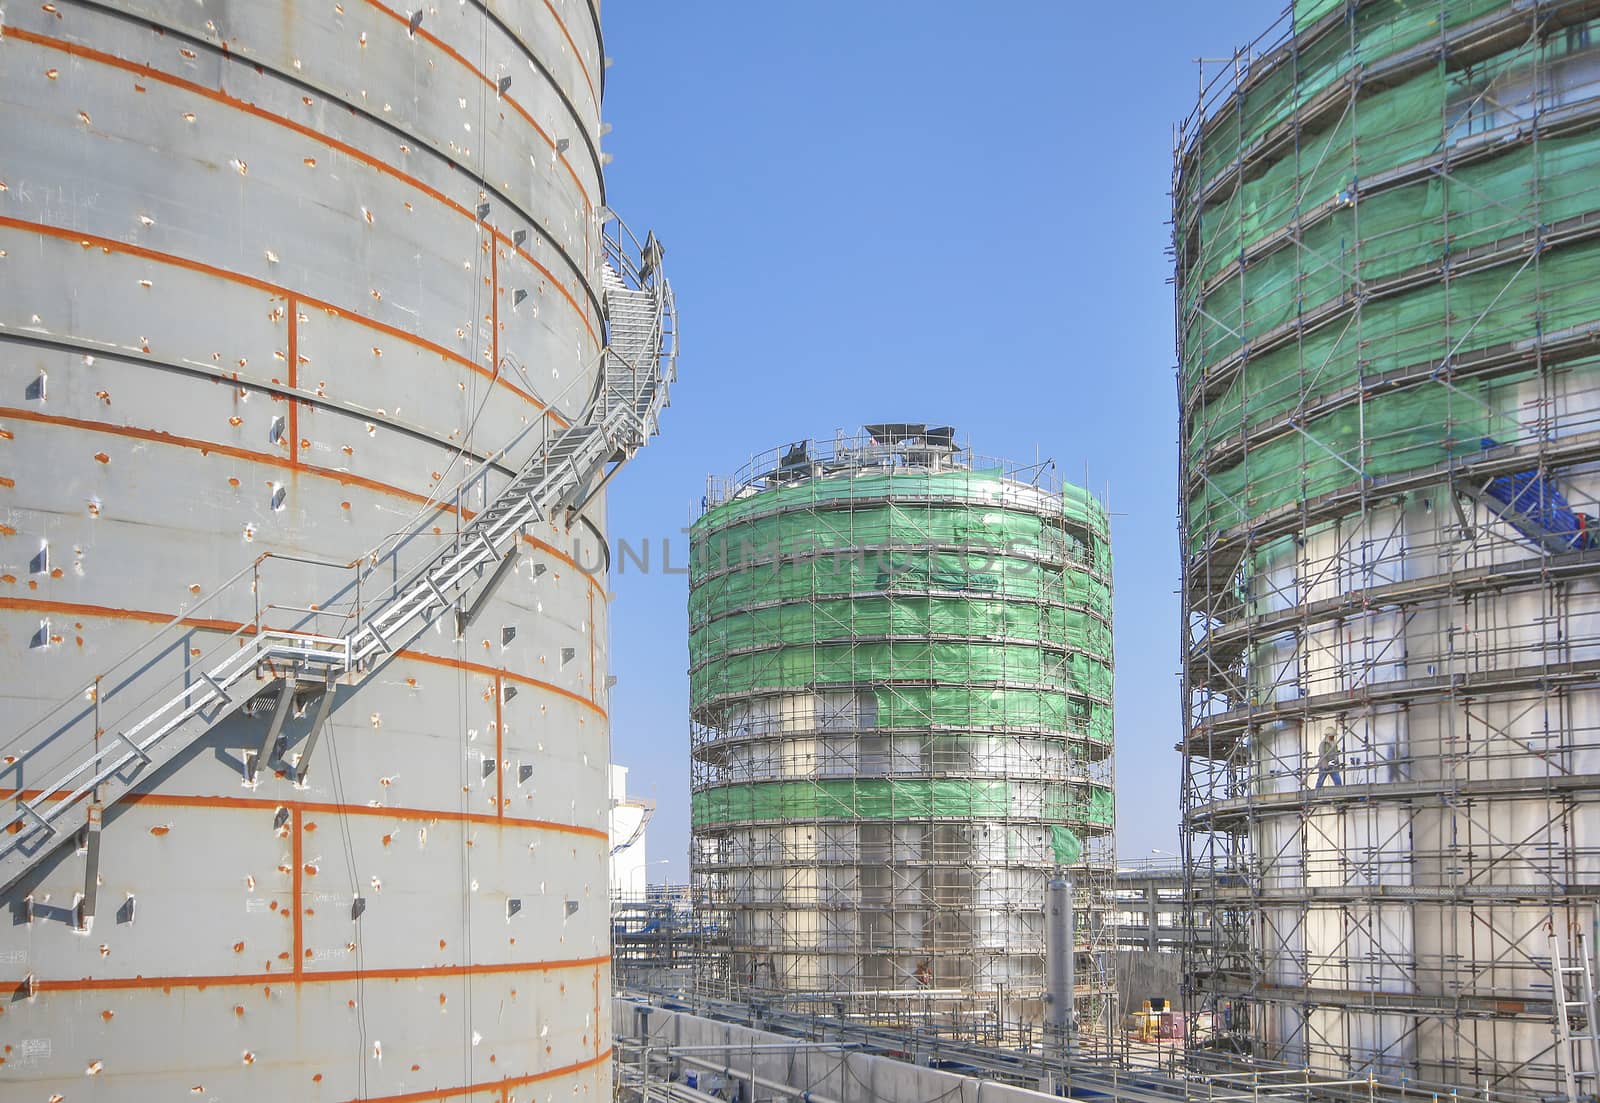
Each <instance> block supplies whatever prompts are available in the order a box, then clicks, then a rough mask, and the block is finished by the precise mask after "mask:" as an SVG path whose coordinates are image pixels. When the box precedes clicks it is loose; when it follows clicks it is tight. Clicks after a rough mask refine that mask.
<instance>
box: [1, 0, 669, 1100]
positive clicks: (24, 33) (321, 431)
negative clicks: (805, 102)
mask: <svg viewBox="0 0 1600 1103" xmlns="http://www.w3.org/2000/svg"><path fill="white" fill-rule="evenodd" d="M603 68H604V66H603V57H602V52H601V46H600V27H599V24H598V12H597V7H596V5H593V4H590V3H585V2H583V0H549V2H546V0H496V2H493V3H481V2H478V0H464V2H462V3H442V4H427V5H420V6H409V7H408V6H401V5H397V4H390V3H384V2H380V0H346V2H345V3H343V4H338V3H333V2H332V0H328V2H326V3H316V4H312V3H291V2H288V0H284V2H281V3H279V2H273V3H266V2H262V3H235V4H227V3H195V2H193V0H139V2H135V0H126V2H110V3H95V4H88V3H74V2H70V0H58V2H57V3H53V4H42V5H41V4H37V3H34V4H26V5H13V6H9V7H8V8H7V9H6V12H5V19H4V27H3V32H0V476H3V478H0V694H3V701H0V717H3V718H4V719H3V720H0V742H4V743H5V748H4V751H5V755H6V757H5V759H4V766H5V772H4V773H3V774H0V788H4V790H5V795H6V796H7V798H8V805H9V804H10V803H11V801H12V800H13V799H15V798H17V797H19V796H20V797H22V798H24V799H26V798H27V797H28V796H29V794H30V793H32V792H34V791H35V790H36V789H37V788H39V787H40V786H42V785H44V784H45V781H46V770H45V769H44V768H43V767H41V766H39V765H38V763H39V762H41V761H43V760H44V759H45V758H48V757H49V754H50V752H49V750H48V744H49V743H50V741H51V740H52V738H57V737H58V733H66V734H61V735H59V738H62V739H65V738H67V737H68V735H71V736H81V735H82V733H83V732H84V731H85V730H86V725H90V724H93V725H95V726H96V727H98V728H99V729H101V738H102V740H103V741H104V743H105V745H107V746H110V745H111V744H112V743H114V741H115V739H116V736H117V734H118V732H119V730H121V729H120V727H119V725H120V724H121V723H124V722H127V720H128V718H131V717H135V716H137V715H139V712H138V709H139V707H140V699H141V698H142V697H143V696H144V695H145V694H146V693H147V692H148V691H149V690H150V688H151V686H152V685H154V684H157V683H164V682H166V681H168V680H169V679H171V678H182V677H185V676H187V677H190V678H191V679H192V678H193V670H192V669H191V666H193V667H198V665H199V664H200V663H202V662H209V661H210V660H211V657H212V656H213V655H215V654H217V653H219V648H225V647H226V646H229V640H228V637H229V636H230V634H233V635H234V636H235V645H237V641H239V640H243V641H248V640H249V639H250V637H251V636H252V634H253V633H254V631H255V626H256V625H257V624H264V625H270V624H277V623H284V622H288V621H296V620H297V618H298V622H299V623H303V624H311V625H315V626H316V627H317V628H318V629H319V630H322V631H328V632H334V633H336V632H338V631H343V630H344V629H343V628H341V627H340V625H341V624H343V625H345V626H348V624H349V623H350V622H351V620H352V619H353V618H356V617H359V616H361V615H363V609H364V606H363V604H362V603H365V602H369V601H371V600H372V595H373V593H374V591H379V592H381V591H382V589H383V588H384V586H386V585H388V584H389V583H390V582H392V580H393V578H394V577H396V576H397V575H399V574H400V573H401V572H403V571H404V570H406V569H407V568H409V567H410V566H411V565H412V564H414V563H415V562H417V561H419V560H420V559H423V558H425V557H426V556H427V555H428V554H430V553H431V552H433V551H434V550H435V549H437V548H438V547H440V546H442V544H443V543H444V542H447V541H449V540H450V539H452V538H453V534H454V533H455V532H456V531H457V530H458V528H459V527H460V526H461V525H462V524H463V523H464V521H465V519H466V518H468V517H471V516H473V515H474V513H475V512H476V511H480V510H483V509H484V507H485V502H486V499H487V498H488V497H492V496H493V494H494V493H495V492H496V491H497V489H498V488H499V487H501V486H503V485H505V483H506V481H507V479H508V477H509V475H510V474H511V473H514V472H515V471H516V470H517V469H518V468H519V467H520V466H521V465H522V464H523V463H524V461H525V460H527V459H528V458H529V457H530V456H531V455H533V454H534V453H535V451H536V450H537V449H539V448H540V447H541V442H542V441H545V440H547V439H549V435H550V434H551V433H553V432H555V431H556V430H557V428H559V427H560V426H562V425H565V424H568V423H571V422H574V421H578V420H579V419H581V418H582V417H583V416H584V414H585V411H586V410H588V409H589V408H590V406H591V404H593V403H594V402H595V401H596V393H597V392H596V382H597V379H598V377H599V369H600V364H601V350H602V348H603V346H604V344H605V341H606V334H607V318H606V308H605V305H604V304H605V302H606V301H607V300H606V298H605V292H604V291H603V286H602V279H601V276H602V263H603V257H605V256H606V255H607V254H606V251H605V249H604V242H603V234H602V227H603V226H604V225H605V224H606V223H607V221H608V220H609V219H610V218H611V215H610V212H609V211H608V210H607V209H606V208H605V206H604V199H605V196H604V186H603V181H602V177H601V156H600V153H599V148H598V142H599V139H598V135H599V133H600V92H601V86H602V74H603ZM624 240H626V238H625V235H624ZM634 255H635V258H636V260H637V259H638V257H637V253H636V252H635V254H634ZM612 259H613V260H617V259H618V258H617V257H615V256H613V258H612ZM654 259H655V260H659V252H657V253H656V254H655V257H654ZM640 263H641V264H642V265H643V266H645V267H648V265H649V263H650V261H649V260H643V261H640ZM623 267H624V274H625V275H628V274H629V273H628V271H627V268H626V265H624V266H623ZM639 274H640V273H639V271H638V270H637V269H635V270H634V271H633V272H632V273H631V275H632V276H634V277H637V276H639ZM463 480H467V483H466V485H465V486H463ZM569 520H570V521H571V523H570V528H569V525H568V523H567V522H568V521H569ZM603 525H604V510H603V503H602V500H601V499H600V498H594V499H593V500H591V501H590V502H589V503H588V505H587V506H586V508H585V509H584V511H583V514H582V516H581V517H578V518H576V519H569V518H565V517H556V518H555V519H554V520H552V521H547V522H540V523H538V524H534V525H532V526H529V527H528V528H527V529H526V530H525V534H524V536H523V537H522V539H521V540H520V545H521V555H520V558H519V559H518V560H517V561H516V563H515V567H514V569H513V573H512V574H511V575H510V576H509V577H506V578H504V579H503V580H502V582H501V584H500V585H499V586H498V588H496V589H494V591H493V592H492V594H490V595H489V596H488V598H487V600H486V601H485V602H484V603H483V604H482V605H480V606H479V607H477V608H475V609H473V610H472V611H471V613H472V615H471V617H470V623H469V624H466V625H465V626H464V627H463V628H461V630H460V631H459V632H458V631H457V630H456V621H455V618H454V617H450V616H446V617H445V618H443V619H441V620H440V621H439V623H438V624H436V625H435V626H434V627H433V628H432V629H430V630H429V631H428V632H426V633H425V634H424V635H423V636H422V637H421V638H420V639H418V640H417V641H415V642H414V643H412V644H411V645H410V646H409V647H408V649H407V650H405V651H404V652H403V653H401V654H400V655H399V656H398V657H396V658H395V659H393V660H392V661H391V662H389V663H388V664H387V665H386V666H384V667H383V668H382V669H381V671H380V672H379V673H377V674H376V675H374V676H373V677H371V678H370V679H368V680H367V681H366V682H365V684H362V685H360V686H359V687H356V688H353V689H340V690H338V691H336V696H335V697H334V698H333V707H332V710H331V713H330V714H329V716H328V726H327V727H326V728H323V729H315V728H314V725H315V722H316V720H317V719H318V718H319V709H318V708H317V705H318V699H317V697H316V696H315V694H309V695H304V696H295V697H291V698H289V701H288V703H287V704H286V705H285V706H284V711H285V716H284V717H283V719H284V726H283V728H282V730H281V734H280V737H279V738H278V739H277V741H276V742H277V745H276V746H272V745H270V743H269V745H268V746H266V747H265V748H262V746H261V744H262V742H263V738H264V735H265V733H267V732H268V730H269V725H270V724H271V723H272V719H273V714H274V713H276V712H277V711H278V710H277V706H276V705H275V704H274V701H275V700H277V699H278V697H276V696H275V695H273V694H271V693H269V694H266V695H264V696H263V697H262V698H261V699H259V700H258V701H257V702H256V705H255V706H254V707H251V708H247V709H245V710H244V711H243V712H242V713H235V714H233V715H231V716H230V717H229V718H227V719H225V720H222V721H221V723H219V724H218V725H217V726H215V727H214V728H212V729H211V730H210V731H209V732H207V733H206V734H205V735H204V736H203V737H201V738H200V739H199V740H198V742H196V743H195V744H194V745H193V746H192V747H190V748H189V749H188V751H187V752H185V753H184V754H182V755H180V756H179V758H178V759H177V760H176V761H175V762H173V763H172V764H170V765H169V766H167V767H166V768H164V769H163V770H162V771H161V772H160V773H159V774H158V775H157V776H155V777H154V778H147V779H145V781H144V782H143V783H142V784H141V786H140V789H139V791H138V792H136V793H135V794H134V795H132V796H130V797H128V798H127V799H124V800H122V801H121V802H120V803H117V804H115V805H114V806H110V807H108V808H107V809H106V810H105V815H104V820H105V823H104V831H103V833H101V834H100V835H98V836H97V837H92V836H91V835H90V833H85V835H84V836H82V838H81V841H82V842H89V841H91V838H92V841H94V842H95V843H96V844H97V845H96V846H95V847H91V848H87V849H86V848H83V847H79V848H74V847H73V846H71V845H67V846H64V847H61V848H59V849H56V850H54V851H53V852H52V853H51V854H50V856H49V857H48V858H46V859H45V860H43V861H42V862H40V863H38V864H37V865H35V866H34V867H33V868H31V869H30V870H28V871H27V872H26V873H25V874H24V875H23V876H22V877H21V878H20V880H17V881H16V882H15V883H14V884H12V885H11V886H10V887H9V888H7V889H5V890H4V893H3V899H4V902H5V904H6V908H7V910H6V913H5V914H6V919H5V921H4V922H3V923H0V981H3V983H4V985H5V988H6V991H7V992H8V993H9V995H8V998H7V999H6V1001H5V1002H4V1003H3V1004H0V1043H3V1057H4V1059H3V1062H0V1096H4V1097H6V1098H13V1097H15V1098H37V1099H40V1100H44V1099H47V1098H52V1097H54V1098H61V1097H62V1096H64V1097H65V1098H67V1099H77V1098H83V1097H85V1093H86V1092H90V1091H92V1092H96V1093H104V1094H103V1095H102V1096H98V1097H105V1098H110V1097H112V1096H115V1097H117V1098H151V1099H154V1098H175V1097H177V1096H180V1095H181V1096H183V1097H184V1098H190V1097H195V1098H216V1099H267V1098H277V1099H328V1100H335V1099H350V1098H363V1099H372V1100H378V1099H390V1098H405V1099H424V1098H426V1099H446V1098H448V1099H483V1100H511V1099H522V1100H527V1099H533V1098H538V1099H551V1098H559V1099H568V1098H573V1097H583V1098H589V1099H595V1100H600V1099H606V1098H609V1096H610V1071H609V1057H608V1051H609V1045H610V1040H609V1033H608V1030H607V1029H606V1027H605V1026H604V1024H603V1023H602V1022H601V1021H600V1017H599V1009H600V1006H601V1004H602V1002H603V1001H604V999H605V998H606V994H607V991H608V989H609V985H610V969H609V959H608V931H607V923H608V920H607V849H608V844H607V828H608V822H607V821H608V811H609V810H608V799H607V777H606V765H607V757H608V755H607V749H608V748H607V719H606V714H607V699H606V686H605V681H606V678H605V675H606V669H607V645H606V590H605V575H604V570H603V568H602V569H600V570H596V569H595V567H596V565H597V564H603V563H604V556H605V552H604V537H603ZM353 560H360V561H361V563H363V564H364V565H365V566H364V574H363V581H362V583H361V586H362V587H363V589H362V590H361V592H359V593H358V592H357V589H356V584H355V583H354V581H353V579H354V578H355V577H356V575H357V574H358V573H360V572H357V571H356V570H354V569H352V568H351V567H349V566H347V565H348V564H350V563H351V562H352V561H353ZM230 579H231V581H228V580H230ZM367 611H370V609H367ZM463 612H465V610H463ZM174 618H178V619H174ZM152 640H153V642H147V641H152ZM141 645H144V648H143V650H141V651H139V652H138V653H137V654H135V655H133V656H132V657H131V658H128V657H127V656H128V653H129V652H130V651H132V650H133V649H134V648H136V647H139V646H141ZM200 656H203V658H201V657H200ZM97 677H98V678H99V680H98V681H96V678H97ZM96 687H97V688H96ZM62 701H66V702H68V704H66V705H64V706H61V707H56V708H55V709H54V711H50V710H51V709H52V707H53V706H56V705H57V703H58V702H62ZM314 730H320V732H321V734H320V741H316V742H314V738H315V737H314V734H313V732H314ZM263 749H265V751H266V754H265V755H264V756H263V755H262V754H261V753H260V752H261V751H262V750H263ZM41 755H42V756H44V757H43V758H41ZM302 775H303V776H302ZM19 790H20V792H19ZM6 814H7V816H9V815H10V814H11V810H10V808H9V807H8V809H7V813H6ZM78 822H82V817H81V816H80V817H79V820H78ZM78 822H75V823H71V826H72V827H73V828H76V827H77V826H78ZM23 826H27V823H26V822H24V824H23ZM96 863H97V870H96Z"/></svg>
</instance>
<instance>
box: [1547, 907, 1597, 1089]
mask: <svg viewBox="0 0 1600 1103" xmlns="http://www.w3.org/2000/svg"><path fill="white" fill-rule="evenodd" d="M1596 923H1600V904H1597V905H1595V906H1594V918H1593V919H1592V920H1591V928H1590V931H1591V934H1592V933H1593V931H1594V930H1595V929H1596V928H1595V926H1594V925H1593V924H1596ZM1574 937H1575V938H1576V940H1577V949H1578V962H1577V964H1575V965H1563V964H1562V962H1561V934H1560V932H1559V931H1557V930H1556V928H1555V925H1554V924H1553V923H1552V924H1551V927H1550V982H1551V994H1552V997H1553V1000H1552V1002H1553V1004H1554V1011H1555V1028H1556V1050H1557V1055H1558V1056H1557V1059H1558V1060H1559V1061H1560V1063H1561V1078H1562V1083H1563V1085H1564V1086H1565V1088H1566V1093H1567V1099H1568V1100H1570V1101H1571V1103H1578V1101H1579V1100H1580V1099H1594V1098H1595V1096H1596V1093H1597V1091H1600V1079H1597V1077H1600V1006H1597V1005H1596V1003H1595V995H1594V972H1593V967H1592V965H1591V963H1590V960H1589V954H1590V952H1591V950H1590V939H1589V938H1586V937H1585V936H1584V931H1583V927H1582V925H1581V924H1580V925H1579V927H1578V929H1577V931H1575V932H1574ZM1574 981H1576V983H1577V987H1578V995H1579V997H1580V998H1578V999H1575V1000H1574V999H1568V998H1567V997H1568V991H1567V990H1568V988H1569V987H1570V986H1571V985H1572V984H1573V982H1574ZM1574 1018H1579V1019H1581V1020H1582V1023H1583V1026H1582V1027H1581V1032H1579V1033H1574V1028H1573V1023H1572V1020H1573V1019H1574ZM1585 1080H1588V1081H1591V1082H1592V1083H1591V1085H1590V1090H1589V1091H1588V1092H1586V1093H1584V1094H1583V1095H1580V1094H1579V1092H1578V1088H1579V1084H1580V1082H1581V1081H1585Z"/></svg>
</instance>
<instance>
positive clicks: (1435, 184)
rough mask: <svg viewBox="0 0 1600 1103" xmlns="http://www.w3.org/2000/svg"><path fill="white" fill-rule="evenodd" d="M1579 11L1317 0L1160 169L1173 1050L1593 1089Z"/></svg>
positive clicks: (1596, 755) (1592, 414)
mask: <svg viewBox="0 0 1600 1103" xmlns="http://www.w3.org/2000/svg"><path fill="white" fill-rule="evenodd" d="M1597 17H1600V4H1596V3H1585V2H1546V0H1523V2H1517V3H1508V2H1504V0H1468V2H1461V0H1450V2H1444V0H1427V2H1423V0H1385V2H1381V3H1380V2H1368V0H1311V2H1307V0H1302V2H1299V3H1296V4H1294V5H1293V7H1292V8H1291V9H1290V10H1289V11H1287V12H1286V13H1285V14H1284V16H1283V17H1282V19H1280V21H1279V22H1278V23H1277V24H1276V25H1275V26H1274V27H1272V28H1271V29H1269V30H1268V31H1267V33H1266V34H1264V35H1263V36H1262V37H1261V38H1260V39H1258V40H1257V41H1256V42H1255V43H1253V44H1252V45H1250V46H1249V47H1246V48H1244V49H1243V50H1241V51H1239V52H1237V53H1236V54H1235V55H1234V56H1233V57H1232V58H1230V59H1228V60H1227V61H1226V62H1225V63H1223V64H1222V66H1221V67H1220V68H1212V69H1208V68H1207V66H1206V65H1205V64H1204V63H1202V69H1201V91H1200V100H1199V103H1198V105H1197V108H1196V110H1195V112H1194V114H1193V115H1191V117H1190V118H1189V119H1188V120H1186V121H1185V122H1184V123H1183V124H1182V125H1181V127H1180V129H1179V131H1178V133H1177V136H1176V143H1175V151H1174V160H1175V174H1174V179H1173V192H1172V194H1173V216H1174V248H1175V266H1176V285H1177V296H1176V308H1177V317H1176V326H1177V339H1178V360H1179V366H1178V392H1179V404H1180V412H1181V433H1180V447H1179V455H1180V461H1179V463H1180V470H1179V480H1180V483H1179V485H1180V513H1181V517H1180V535H1181V540H1182V548H1183V625H1184V635H1183V651H1184V654H1183V701H1184V706H1183V707H1184V730H1185V735H1184V741H1183V744H1182V752H1183V763H1184V769H1183V797H1182V806H1183V817H1184V848H1185V864H1186V878H1185V906H1186V909H1187V913H1188V914H1187V919H1188V922H1189V924H1190V926H1191V927H1194V928H1197V929H1201V930H1203V931H1204V937H1203V938H1202V937H1197V938H1195V939H1193V940H1192V941H1191V942H1190V944H1189V946H1188V947H1187V960H1186V999H1187V1003H1188V1011H1189V1012H1190V1014H1189V1020H1190V1022H1191V1023H1196V1022H1199V1021H1201V1019H1200V1014H1199V1013H1201V1012H1214V1014H1213V1015H1211V1016H1210V1021H1211V1022H1212V1023H1214V1024H1215V1025H1216V1031H1215V1033H1213V1034H1207V1035H1205V1036H1200V1035H1198V1034H1196V1033H1191V1037H1190V1039H1189V1045H1190V1048H1191V1054H1194V1055H1201V1056H1204V1055H1208V1054H1209V1055H1211V1056H1212V1057H1214V1058H1215V1059H1216V1060H1218V1061H1222V1060H1224V1059H1232V1058H1235V1057H1238V1056H1240V1055H1247V1056H1248V1057H1250V1059H1251V1060H1252V1061H1254V1062H1256V1064H1257V1066H1258V1067H1259V1066H1260V1063H1261V1062H1272V1061H1281V1062H1284V1063H1287V1064H1293V1065H1297V1066H1300V1067H1303V1068H1309V1069H1312V1070H1314V1071H1316V1072H1318V1073H1321V1074H1328V1075H1349V1074H1361V1073H1367V1074H1371V1075H1374V1076H1377V1077H1379V1078H1382V1079H1395V1080H1399V1079H1403V1078H1410V1079H1412V1080H1427V1081H1435V1082H1443V1083H1448V1084H1457V1085H1463V1086H1471V1087H1474V1088H1478V1089H1482V1090H1486V1091H1488V1092H1490V1093H1492V1094H1495V1095H1499V1096H1503V1097H1512V1098H1533V1097H1541V1098H1545V1099H1548V1098H1552V1097H1559V1096H1562V1095H1566V1096H1568V1097H1572V1096H1576V1095H1592V1094H1593V1092H1594V1090H1595V1080H1594V1074H1595V1072H1596V1065H1595V1060H1594V1053H1593V1049H1592V1045H1585V1044H1582V1043H1581V1042H1580V1041H1579V1040H1578V1039H1580V1038H1582V1037H1583V1036H1584V1035H1586V1034H1589V1035H1592V1034H1593V1032H1594V1025H1595V1018H1596V1015H1595V1008H1594V1006H1593V999H1592V995H1586V994H1585V993H1584V991H1583V988H1584V985H1583V984H1582V983H1580V981H1581V977H1582V974H1583V968H1582V967H1580V965H1579V964H1575V963H1586V962H1587V961H1588V960H1589V954H1590V951H1591V949H1592V942H1593V933H1594V923H1595V912H1594V909H1593V904H1594V901H1595V900H1596V899H1597V898H1600V531H1597V530H1596V528H1595V526H1596V521H1595V517H1596V515H1597V514H1600V503H1597V500H1596V495H1597V493H1600V281H1597V278H1596V273H1597V272H1600V49H1597V47H1600V22H1597Z"/></svg>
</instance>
